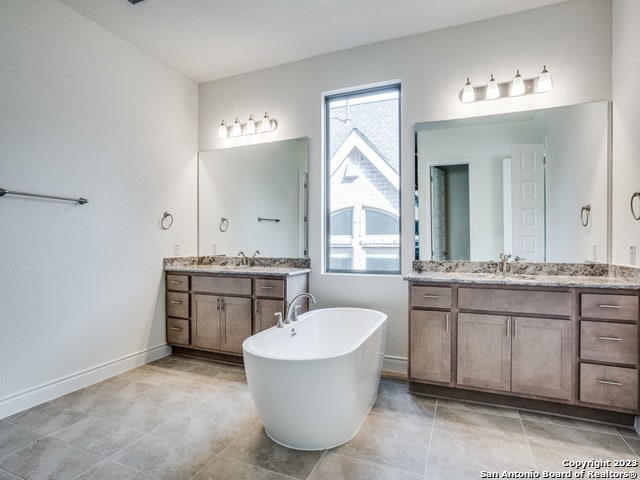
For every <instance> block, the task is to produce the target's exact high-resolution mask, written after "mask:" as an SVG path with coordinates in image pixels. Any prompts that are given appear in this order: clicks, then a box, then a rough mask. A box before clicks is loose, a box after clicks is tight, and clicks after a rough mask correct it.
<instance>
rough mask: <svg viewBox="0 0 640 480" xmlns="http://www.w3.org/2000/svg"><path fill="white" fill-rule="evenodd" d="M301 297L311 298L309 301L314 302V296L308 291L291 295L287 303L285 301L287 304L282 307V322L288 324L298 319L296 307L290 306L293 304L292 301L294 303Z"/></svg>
mask: <svg viewBox="0 0 640 480" xmlns="http://www.w3.org/2000/svg"><path fill="white" fill-rule="evenodd" d="M302 297H308V298H309V299H310V300H311V303H316V297H314V296H313V295H311V294H310V293H301V294H300V295H296V296H295V297H293V299H292V300H291V301H290V302H289V303H287V306H286V308H285V309H284V321H283V323H284V324H285V325H288V324H290V323H293V322H295V321H296V320H298V311H297V308H292V307H293V306H294V303H296V301H297V300H298V299H299V298H302ZM292 312H293V314H292ZM292 317H293V318H292ZM283 326H284V325H283Z"/></svg>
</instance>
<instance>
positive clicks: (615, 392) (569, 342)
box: [409, 279, 639, 422]
mask: <svg viewBox="0 0 640 480" xmlns="http://www.w3.org/2000/svg"><path fill="white" fill-rule="evenodd" d="M638 300H639V297H638V291H637V290H621V289H612V288H580V287H576V286H566V287H565V286H560V285H553V286H550V285H545V286H537V285H502V284H497V283H496V284H493V283H491V282H487V283H485V282H482V281H478V282H473V283H472V282H456V281H452V282H447V283H445V282H442V281H439V282H435V281H433V282H429V281H427V282H421V281H419V280H414V279H411V281H410V284H409V305H410V306H409V388H410V391H412V392H416V393H427V394H436V395H443V396H450V397H453V398H465V399H470V400H476V401H485V402H493V403H503V404H508V405H512V406H522V407H523V408H531V409H542V410H547V411H553V412H558V413H562V414H565V415H570V416H573V415H576V416H588V417H589V418H599V419H602V420H604V421H616V422H620V421H621V420H620V419H621V418H623V421H625V422H626V421H627V420H628V419H629V418H630V416H631V418H633V417H632V416H633V415H637V414H638V413H639V404H638V386H639V385H638V365H639V362H638V359H639V357H638V355H639V352H638V315H639V313H638V311H639V308H638V307H639V302H638ZM585 412H586V413H585ZM594 412H595V413H594ZM616 415H618V416H616ZM625 415H627V416H626V417H625ZM610 419H613V420H610Z"/></svg>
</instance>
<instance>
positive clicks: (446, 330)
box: [444, 313, 449, 332]
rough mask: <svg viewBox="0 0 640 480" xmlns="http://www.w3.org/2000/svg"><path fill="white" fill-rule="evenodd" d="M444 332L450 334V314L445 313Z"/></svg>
mask: <svg viewBox="0 0 640 480" xmlns="http://www.w3.org/2000/svg"><path fill="white" fill-rule="evenodd" d="M444 331H445V332H449V314H448V313H445V315H444Z"/></svg>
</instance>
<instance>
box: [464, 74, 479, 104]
mask: <svg viewBox="0 0 640 480" xmlns="http://www.w3.org/2000/svg"><path fill="white" fill-rule="evenodd" d="M475 99H476V95H475V93H473V85H471V82H470V81H469V77H467V83H465V84H464V89H463V90H462V101H463V102H464V103H470V102H473V101H474V100H475Z"/></svg>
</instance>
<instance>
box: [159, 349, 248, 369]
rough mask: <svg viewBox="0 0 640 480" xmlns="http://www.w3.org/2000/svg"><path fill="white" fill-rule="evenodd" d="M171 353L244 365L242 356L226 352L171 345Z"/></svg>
mask: <svg viewBox="0 0 640 480" xmlns="http://www.w3.org/2000/svg"><path fill="white" fill-rule="evenodd" d="M171 350H172V354H173V355H182V356H183V357H193V358H203V359H205V360H216V361H218V362H224V363H231V364H233V365H244V361H243V360H242V356H238V355H227V354H226V353H219V352H209V351H207V350H200V349H197V350H196V349H195V348H186V347H178V346H176V345H172V346H171Z"/></svg>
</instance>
